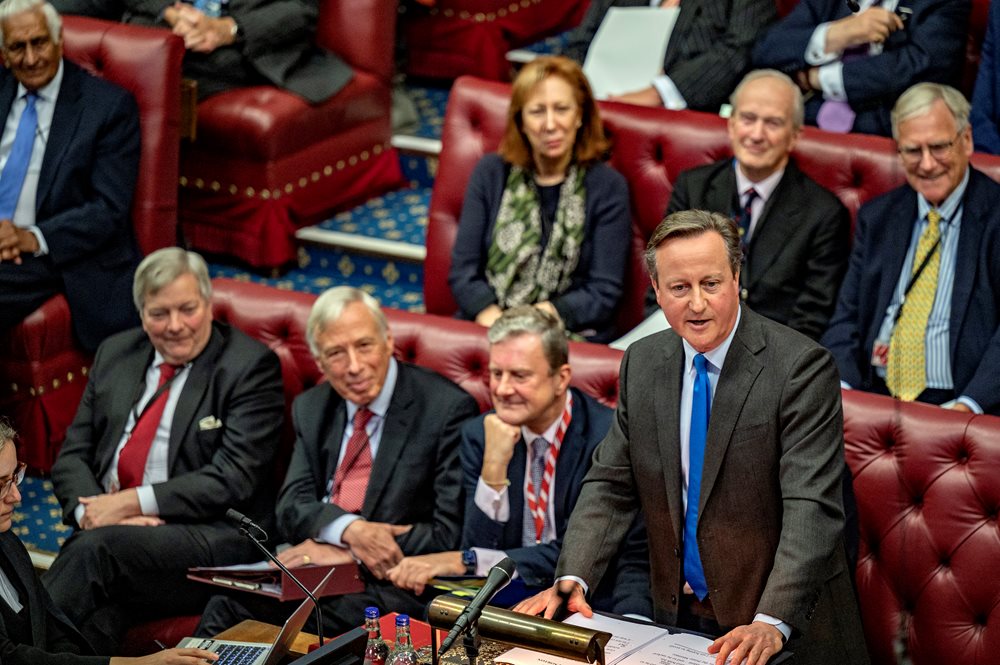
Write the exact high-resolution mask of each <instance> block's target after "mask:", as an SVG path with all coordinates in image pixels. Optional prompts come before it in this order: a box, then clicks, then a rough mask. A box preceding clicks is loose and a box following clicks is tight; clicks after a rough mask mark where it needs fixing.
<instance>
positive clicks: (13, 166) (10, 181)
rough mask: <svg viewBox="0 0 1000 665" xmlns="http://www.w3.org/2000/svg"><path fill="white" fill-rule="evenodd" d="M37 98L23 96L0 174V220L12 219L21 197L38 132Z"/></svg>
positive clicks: (32, 95) (31, 93)
mask: <svg viewBox="0 0 1000 665" xmlns="http://www.w3.org/2000/svg"><path fill="white" fill-rule="evenodd" d="M37 98H38V96H37V95H36V94H35V93H33V92H29V93H28V94H27V95H25V99H26V100H27V105H26V106H25V107H24V113H22V114H21V121H20V122H19V123H18V125H17V133H16V134H14V145H13V146H12V147H11V149H10V156H8V157H7V164H6V165H5V166H4V168H3V173H2V174H0V219H13V218H14V209H15V208H17V199H18V198H20V196H21V186H22V185H23V184H24V176H25V174H27V173H28V162H30V161H31V149H32V148H33V147H34V145H35V132H36V131H37V130H38V111H37V110H36V109H35V100H36V99H37Z"/></svg>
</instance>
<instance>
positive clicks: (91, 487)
mask: <svg viewBox="0 0 1000 665" xmlns="http://www.w3.org/2000/svg"><path fill="white" fill-rule="evenodd" d="M152 358H153V347H152V345H151V344H150V343H149V339H148V338H147V337H146V333H145V332H143V331H142V330H141V329H133V330H127V331H125V332H123V333H119V334H118V335H115V336H113V337H110V338H109V339H108V340H107V341H105V342H104V344H102V345H101V347H100V348H99V349H98V351H97V357H96V358H95V360H94V366H93V368H92V369H91V372H90V378H89V380H88V381H87V388H86V390H85V391H84V394H83V399H82V400H81V401H80V407H79V409H78V410H77V413H76V417H75V418H74V419H73V424H72V425H70V428H69V430H68V431H67V433H66V442H65V443H64V444H63V447H62V450H61V451H60V453H59V457H58V459H57V460H56V463H55V465H54V466H53V467H52V484H53V486H54V488H55V493H56V496H57V497H58V498H59V503H60V504H61V505H62V508H63V518H64V520H65V521H66V522H67V523H68V524H75V520H74V518H73V511H74V510H75V509H76V506H77V504H78V503H79V501H78V497H81V496H90V495H93V494H102V493H104V488H103V487H102V486H101V478H103V476H104V474H105V473H106V472H107V470H108V467H109V466H110V465H111V462H112V459H113V458H114V453H115V450H116V448H117V446H118V442H119V441H120V439H121V436H122V433H123V432H124V430H125V424H126V421H127V419H128V414H129V410H130V409H131V408H132V406H133V404H135V402H136V400H137V399H138V398H139V396H140V395H141V394H142V390H143V383H144V381H143V379H144V376H145V371H146V368H147V367H148V366H149V363H150V362H151V361H152ZM283 410H284V392H283V388H282V381H281V367H280V365H279V363H278V358H277V356H275V355H274V352H272V351H270V350H268V349H267V347H265V346H264V345H263V344H261V343H260V342H258V341H256V340H254V339H251V338H250V337H247V336H246V335H245V334H243V333H242V332H240V331H238V330H236V329H235V328H231V327H229V326H227V325H225V324H221V323H214V324H213V330H212V335H211V337H210V338H209V341H208V345H207V346H206V347H205V349H204V350H203V351H202V353H201V355H199V356H198V357H197V358H196V359H195V360H194V363H193V364H192V366H191V369H190V374H189V375H188V378H187V381H186V382H185V384H184V389H183V391H182V392H181V396H180V399H179V401H178V402H177V408H176V410H175V411H174V420H173V424H172V426H171V430H170V452H169V457H168V465H169V472H170V477H169V480H167V481H166V482H163V483H158V484H155V485H153V491H154V493H155V495H156V502H157V505H158V507H159V510H160V517H161V518H163V519H164V520H165V521H167V522H169V523H183V524H191V523H194V524H204V525H211V524H217V525H218V527H219V532H220V533H221V534H226V535H228V534H230V533H232V531H233V529H232V527H231V526H230V525H229V524H228V523H226V521H225V514H226V510H227V509H229V508H236V509H237V510H239V511H241V512H243V513H246V514H248V515H251V516H253V517H254V518H256V519H261V520H264V521H265V522H266V521H267V520H266V517H268V516H270V515H272V514H273V496H274V493H273V486H272V485H271V483H270V475H269V474H270V472H271V460H272V459H273V457H274V454H275V452H276V448H277V442H278V437H279V433H280V430H281V423H282V411H283ZM210 416H214V417H215V418H216V419H218V420H220V421H221V422H222V426H221V427H218V428H213V429H202V428H201V425H200V422H201V421H202V419H204V418H207V417H210ZM223 558H224V557H221V556H220V560H221V559H223Z"/></svg>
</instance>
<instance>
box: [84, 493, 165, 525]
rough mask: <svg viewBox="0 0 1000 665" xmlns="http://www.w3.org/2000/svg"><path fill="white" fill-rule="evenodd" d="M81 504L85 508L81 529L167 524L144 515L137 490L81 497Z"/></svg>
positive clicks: (156, 518)
mask: <svg viewBox="0 0 1000 665" xmlns="http://www.w3.org/2000/svg"><path fill="white" fill-rule="evenodd" d="M80 504H81V505H83V506H84V507H85V510H84V512H83V518H82V519H81V520H80V528H81V529H97V528H99V527H102V526H115V525H117V526H160V525H161V524H164V523H165V522H164V521H163V520H162V519H160V518H159V517H156V516H155V515H143V514H142V507H141V506H140V505H139V495H138V493H137V492H136V491H135V489H134V488H133V489H127V490H122V491H120V492H111V493H109V494H96V495H94V496H81V497H80Z"/></svg>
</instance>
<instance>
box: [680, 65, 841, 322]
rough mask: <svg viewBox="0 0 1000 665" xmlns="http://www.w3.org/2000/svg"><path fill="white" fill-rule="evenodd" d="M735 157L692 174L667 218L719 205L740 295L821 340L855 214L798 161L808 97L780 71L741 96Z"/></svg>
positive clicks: (760, 78)
mask: <svg viewBox="0 0 1000 665" xmlns="http://www.w3.org/2000/svg"><path fill="white" fill-rule="evenodd" d="M732 105H733V114H732V116H730V118H729V124H728V130H729V141H730V143H731V144H732V149H733V155H734V158H733V159H723V160H720V161H718V162H715V163H714V164H709V165H707V166H700V167H698V168H694V169H691V170H689V171H684V172H683V173H681V174H680V176H678V178H677V183H676V184H675V185H674V190H673V193H672V194H671V196H670V204H669V205H668V207H667V214H670V213H673V212H677V211H678V210H691V209H698V210H711V211H713V212H718V213H722V214H723V215H727V216H732V218H733V219H735V220H737V224H738V226H739V229H740V239H741V241H742V245H743V251H744V258H743V267H742V269H741V270H740V299H741V300H742V301H743V302H745V303H747V304H748V305H750V307H752V308H753V309H754V311H756V312H757V313H759V314H763V315H764V316H766V317H768V318H770V319H773V320H775V321H777V322H778V323H783V324H785V325H786V326H788V327H789V328H793V329H795V330H798V331H799V332H800V333H803V334H805V335H808V336H809V337H812V338H813V339H819V336H820V335H822V334H823V331H824V330H826V324H827V321H829V319H830V315H831V314H833V308H834V306H835V305H836V303H837V291H838V289H839V288H840V282H841V280H843V278H844V273H845V272H846V271H847V254H848V252H849V251H850V234H851V218H850V215H849V214H848V212H847V209H846V208H845V207H844V205H843V204H842V203H841V202H840V199H838V198H837V197H836V196H834V195H833V194H832V193H831V192H830V191H829V190H827V189H824V188H823V187H822V186H821V185H819V184H817V183H816V182H815V181H814V180H812V179H811V178H809V177H808V176H807V175H806V174H804V173H803V172H802V171H801V170H800V169H799V167H798V165H796V163H795V159H794V158H793V157H792V155H791V153H792V150H793V149H794V148H795V143H796V141H797V140H798V137H799V132H800V130H801V129H802V119H803V107H802V93H800V92H799V90H798V88H797V87H796V86H795V84H794V83H793V82H792V80H791V79H790V78H788V77H787V76H786V75H784V74H782V73H781V72H778V71H775V70H758V71H754V72H750V73H749V74H747V76H746V77H745V78H744V79H743V81H742V82H741V83H740V85H739V86H738V87H737V88H736V90H735V91H734V92H733V96H732Z"/></svg>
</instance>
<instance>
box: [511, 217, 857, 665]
mask: <svg viewBox="0 0 1000 665" xmlns="http://www.w3.org/2000/svg"><path fill="white" fill-rule="evenodd" d="M739 257H740V247H739V235H738V232H737V230H736V227H735V224H733V222H732V221H731V220H729V219H728V218H726V217H724V216H722V215H720V214H718V213H710V212H705V211H701V210H687V211H681V212H676V213H673V214H671V215H668V216H667V218H666V219H664V220H663V222H661V223H660V225H659V226H658V227H657V229H656V231H655V232H654V233H653V237H652V238H651V239H650V241H649V245H648V248H647V251H646V260H647V263H648V267H649V268H650V274H651V281H652V284H653V288H654V290H655V292H656V299H657V302H658V303H659V305H660V308H661V309H662V310H663V314H664V315H665V316H666V318H667V320H668V321H669V323H670V330H667V331H664V332H660V333H656V334H654V335H650V336H648V337H646V338H644V339H642V340H639V341H638V342H635V343H634V344H632V346H630V347H629V348H628V350H627V351H626V353H625V357H624V359H623V360H622V368H621V378H620V381H619V386H620V388H619V401H618V408H617V411H616V413H615V418H614V419H613V421H612V424H611V429H610V431H609V432H608V435H607V437H605V439H604V440H603V441H602V442H601V444H600V445H599V446H597V449H596V451H595V453H594V459H593V464H592V466H591V469H590V471H589V472H588V474H587V477H586V478H585V479H584V481H583V490H582V492H581V495H580V500H579V501H578V502H577V505H576V508H575V509H574V511H573V516H572V518H571V519H570V524H569V527H568V529H567V530H566V537H565V538H564V540H563V548H562V554H561V556H560V559H559V565H558V567H557V569H556V572H557V575H558V576H559V577H558V579H559V581H558V582H557V584H556V585H555V586H554V587H553V588H551V589H549V590H547V591H546V592H544V593H543V594H540V595H539V596H537V597H535V598H534V599H530V600H529V601H526V602H525V603H522V604H521V605H520V606H519V607H518V608H517V609H520V610H522V611H526V612H530V613H535V612H538V611H543V610H544V612H545V615H546V616H552V615H553V614H554V613H555V612H556V611H557V609H558V608H559V605H560V604H561V597H568V602H569V608H570V609H571V610H580V611H583V612H584V613H585V614H588V613H589V612H590V607H589V605H588V604H587V603H586V602H585V600H584V597H583V589H584V585H585V584H592V583H593V581H594V580H595V579H600V578H601V575H602V573H603V570H604V565H605V562H606V561H607V560H608V557H609V556H610V555H611V554H612V553H613V552H614V550H615V549H616V548H617V547H618V546H619V543H620V542H621V541H622V539H623V537H624V535H625V531H626V529H627V526H628V523H629V521H630V520H631V518H632V516H634V515H635V514H636V513H637V512H638V511H639V510H640V509H641V510H642V512H643V514H644V515H645V517H646V521H647V527H648V533H649V550H650V560H651V561H652V569H651V571H650V573H651V574H650V577H651V581H652V596H653V607H654V618H655V619H656V621H658V622H660V623H665V624H669V625H678V626H680V627H682V628H686V629H691V630H696V631H699V632H703V633H708V634H710V635H713V636H716V637H717V638H718V639H716V640H715V641H714V642H713V643H712V644H711V645H710V646H709V647H708V651H709V653H712V654H715V656H716V661H715V662H716V664H717V665H723V663H725V662H726V659H727V658H729V657H731V659H732V660H731V662H733V663H743V662H744V659H745V662H746V663H747V665H764V663H765V662H767V660H768V658H769V657H771V656H773V655H774V654H776V653H777V652H779V651H781V650H783V649H786V648H787V649H788V650H789V651H791V652H792V653H794V654H795V656H794V657H795V662H796V663H803V664H806V665H818V664H829V665H844V664H848V663H852V664H855V663H856V664H864V663H867V662H868V656H867V653H866V650H865V647H864V637H863V636H862V631H861V621H860V617H859V615H858V608H857V604H856V602H855V599H854V592H853V589H852V585H851V573H850V570H849V569H848V566H847V562H846V557H845V555H844V547H843V528H844V513H843V508H842V499H841V492H842V490H841V472H842V469H843V467H844V444H843V414H842V412H841V405H840V389H839V386H838V384H837V370H836V367H835V366H834V364H833V359H832V358H831V357H830V354H829V353H828V352H827V351H826V350H824V349H823V348H822V347H820V346H819V345H818V344H816V343H815V342H813V341H812V340H810V339H809V338H807V337H805V336H804V335H801V334H799V333H797V332H795V331H793V330H790V329H789V328H786V327H785V326H782V325H780V324H778V323H775V322H773V321H771V320H769V319H767V318H765V317H762V316H760V315H758V314H755V313H754V312H753V311H752V310H751V309H750V308H749V307H747V306H746V305H745V304H742V303H741V302H740V298H739Z"/></svg>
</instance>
